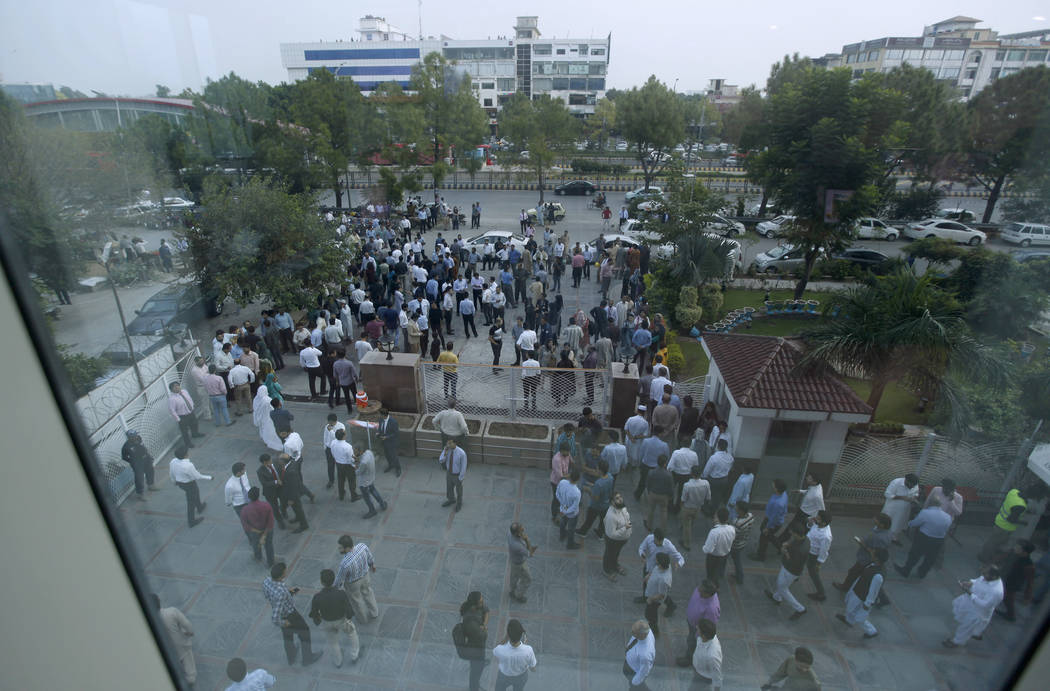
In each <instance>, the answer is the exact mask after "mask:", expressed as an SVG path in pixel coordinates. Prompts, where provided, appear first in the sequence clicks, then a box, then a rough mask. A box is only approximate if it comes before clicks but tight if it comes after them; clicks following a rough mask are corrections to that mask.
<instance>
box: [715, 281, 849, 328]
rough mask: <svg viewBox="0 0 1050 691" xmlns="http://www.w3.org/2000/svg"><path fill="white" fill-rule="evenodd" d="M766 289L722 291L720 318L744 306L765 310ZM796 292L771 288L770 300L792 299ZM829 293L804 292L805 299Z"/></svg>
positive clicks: (815, 298)
mask: <svg viewBox="0 0 1050 691" xmlns="http://www.w3.org/2000/svg"><path fill="white" fill-rule="evenodd" d="M765 295H766V293H765V291H763V290H751V289H748V288H730V289H728V290H727V291H726V292H724V293H722V300H723V301H722V309H721V311H720V312H719V314H718V319H721V318H722V317H724V316H725V315H726V313H728V312H730V311H732V310H736V309H740V308H742V307H754V308H755V311H764V310H765V302H764V300H765ZM794 295H795V293H794V291H793V290H791V289H784V290H771V291H769V299H770V300H790V299H792V298H793V297H794ZM827 296H828V294H827V293H814V292H812V291H809V290H807V291H806V292H805V293H803V294H802V299H803V300H820V299H821V298H822V297H823V298H825V299H826V298H827ZM718 319H707V318H706V317H705V322H706V323H709V324H710V323H714V322H716V321H718Z"/></svg>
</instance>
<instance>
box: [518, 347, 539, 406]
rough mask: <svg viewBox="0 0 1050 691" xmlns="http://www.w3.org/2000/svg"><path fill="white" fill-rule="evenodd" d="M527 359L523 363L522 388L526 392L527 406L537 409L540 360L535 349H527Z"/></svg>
mask: <svg viewBox="0 0 1050 691" xmlns="http://www.w3.org/2000/svg"><path fill="white" fill-rule="evenodd" d="M524 355H525V359H524V360H523V361H522V363H521V367H522V370H521V388H522V391H523V393H524V394H525V396H524V398H525V408H529V407H531V408H532V410H536V392H537V390H539V387H540V361H539V360H537V359H536V354H535V351H531V350H530V351H526V352H525V353H524Z"/></svg>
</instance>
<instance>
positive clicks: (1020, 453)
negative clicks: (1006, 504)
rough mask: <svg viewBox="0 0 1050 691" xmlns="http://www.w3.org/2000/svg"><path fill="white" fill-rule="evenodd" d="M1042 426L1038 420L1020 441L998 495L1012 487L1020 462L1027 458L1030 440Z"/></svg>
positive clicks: (1030, 448) (1018, 471) (1019, 469)
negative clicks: (1033, 427)
mask: <svg viewBox="0 0 1050 691" xmlns="http://www.w3.org/2000/svg"><path fill="white" fill-rule="evenodd" d="M1042 426H1043V421H1042V420H1040V421H1039V422H1037V423H1036V425H1035V429H1034V430H1032V434H1031V435H1029V437H1028V438H1027V439H1025V440H1024V441H1023V442H1021V446H1020V447H1019V448H1018V449H1017V456H1015V457H1014V462H1013V465H1012V466H1010V472H1009V473H1007V475H1006V480H1005V481H1004V482H1003V486H1002V488H1001V489H1000V490H999V496H1006V493H1007V492H1009V491H1010V490H1011V489H1012V486H1013V484H1014V481H1015V480H1016V479H1017V477H1018V475H1019V474H1020V472H1021V466H1022V464H1024V462H1025V461H1026V460H1027V459H1028V454H1029V453H1030V452H1031V450H1032V442H1034V441H1035V437H1036V435H1037V434H1039V428H1040V427H1042Z"/></svg>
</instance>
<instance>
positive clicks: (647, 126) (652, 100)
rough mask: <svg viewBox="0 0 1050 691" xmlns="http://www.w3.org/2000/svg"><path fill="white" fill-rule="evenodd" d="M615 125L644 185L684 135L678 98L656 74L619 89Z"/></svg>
mask: <svg viewBox="0 0 1050 691" xmlns="http://www.w3.org/2000/svg"><path fill="white" fill-rule="evenodd" d="M616 126H617V128H618V129H619V130H620V134H621V135H623V138H624V139H626V140H627V142H628V143H629V146H630V148H631V151H632V152H633V153H634V156H635V158H637V159H638V164H639V165H640V166H641V168H642V175H643V176H644V177H645V187H646V189H648V188H649V185H651V184H652V182H653V178H654V177H655V176H656V175H657V174H658V173H659V172H661V171H662V170H663V169H664V168H665V167H666V166H667V164H668V163H669V162H670V160H671V151H672V150H673V149H674V147H675V146H676V145H677V144H679V143H681V142H682V141H683V140H684V139H685V115H684V113H683V111H682V103H681V100H680V99H679V98H678V97H677V96H676V95H675V93H674V92H673V91H671V90H670V89H668V88H667V85H666V84H664V83H663V82H661V81H659V80H658V79H657V78H656V76H655V75H654V76H650V77H649V79H648V81H646V82H645V85H644V86H642V88H640V89H639V88H638V87H633V88H632V89H631V90H630V91H624V92H621V93H620V94H619V96H618V98H617V99H616Z"/></svg>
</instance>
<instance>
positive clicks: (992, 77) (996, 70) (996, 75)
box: [988, 67, 1003, 81]
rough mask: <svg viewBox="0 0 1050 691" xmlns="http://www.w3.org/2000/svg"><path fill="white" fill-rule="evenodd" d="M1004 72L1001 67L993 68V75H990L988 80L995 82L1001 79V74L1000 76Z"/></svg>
mask: <svg viewBox="0 0 1050 691" xmlns="http://www.w3.org/2000/svg"><path fill="white" fill-rule="evenodd" d="M1002 71H1003V69H1002V68H1001V67H993V68H992V73H991V75H990V76H989V77H988V79H989V80H991V81H994V80H996V79H998V78H999V74H1000V73H1001V72H1002Z"/></svg>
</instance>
